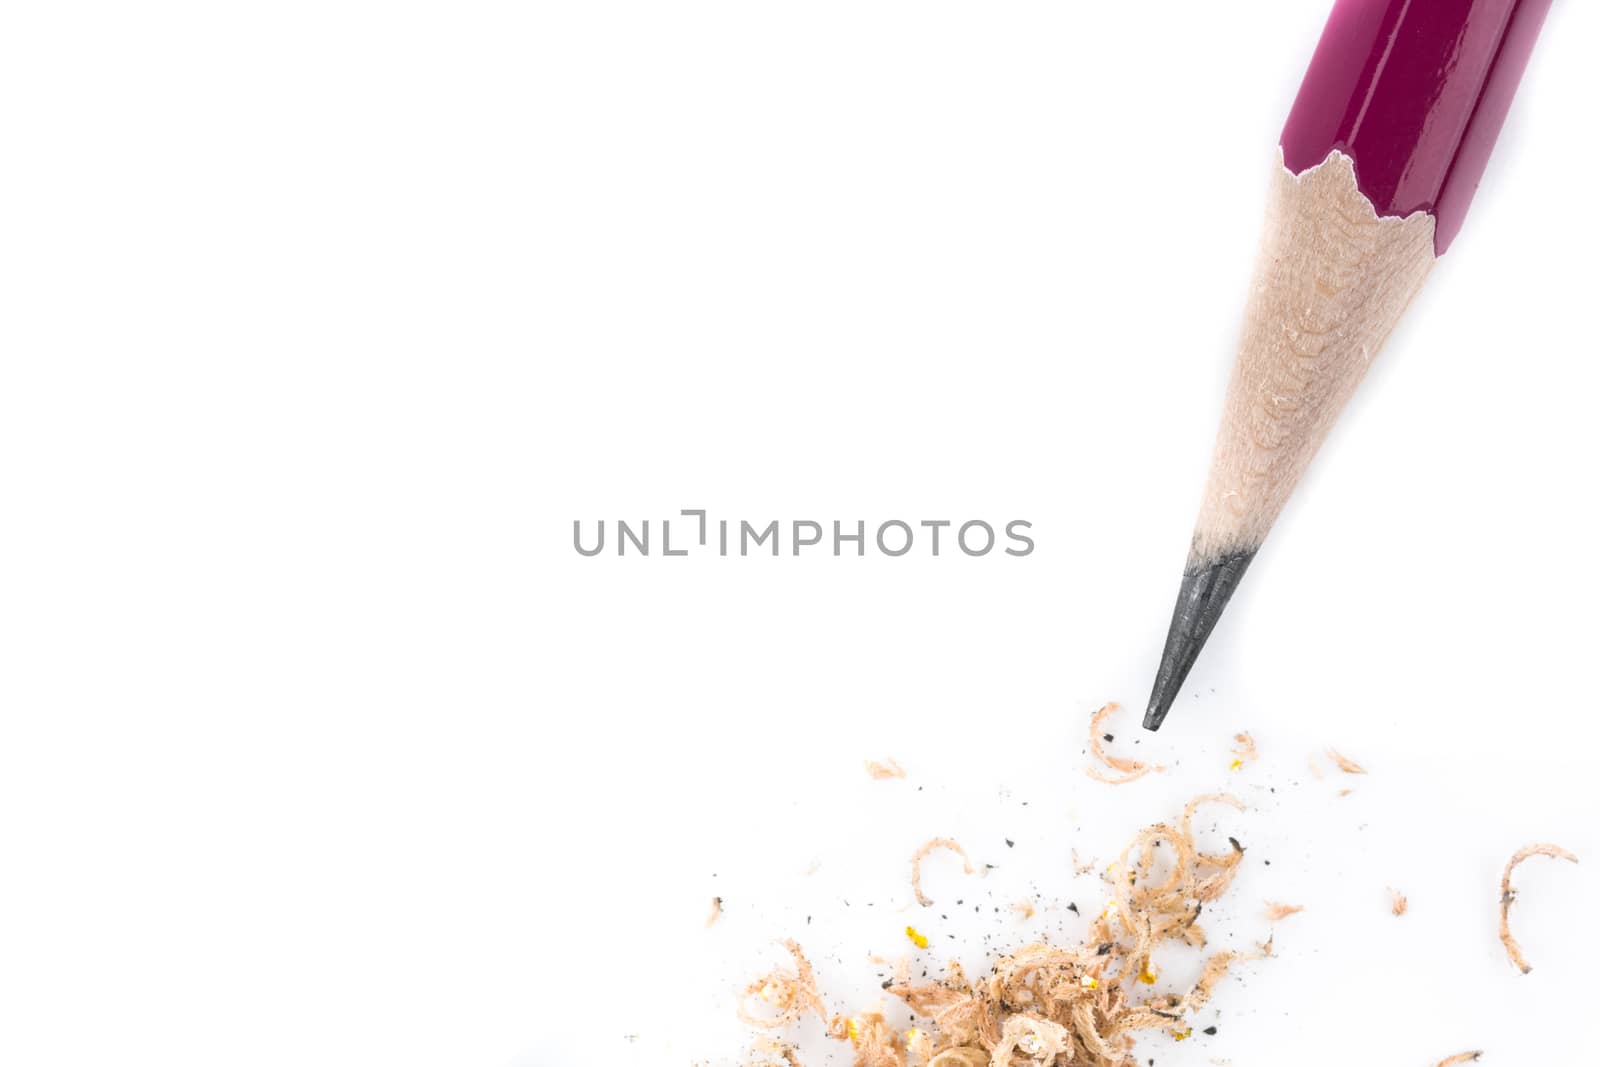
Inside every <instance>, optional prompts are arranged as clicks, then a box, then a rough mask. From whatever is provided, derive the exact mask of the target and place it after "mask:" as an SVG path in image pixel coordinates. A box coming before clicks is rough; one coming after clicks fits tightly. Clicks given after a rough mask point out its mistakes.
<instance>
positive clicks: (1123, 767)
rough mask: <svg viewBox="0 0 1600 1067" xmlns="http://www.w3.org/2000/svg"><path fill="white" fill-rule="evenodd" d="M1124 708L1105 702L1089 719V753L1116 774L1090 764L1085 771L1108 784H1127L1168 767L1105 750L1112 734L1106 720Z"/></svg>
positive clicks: (1096, 779) (1091, 776)
mask: <svg viewBox="0 0 1600 1067" xmlns="http://www.w3.org/2000/svg"><path fill="white" fill-rule="evenodd" d="M1121 710H1122V705H1120V704H1116V703H1111V704H1103V705H1101V707H1100V709H1099V710H1098V711H1096V712H1095V713H1094V715H1093V716H1091V717H1090V719H1089V754H1090V755H1091V756H1092V757H1094V758H1095V759H1097V760H1099V761H1100V762H1101V763H1102V764H1104V765H1105V767H1106V768H1107V769H1108V770H1110V771H1113V772H1116V773H1115V774H1108V773H1106V771H1102V770H1101V769H1100V768H1099V767H1095V766H1089V767H1085V768H1084V773H1085V774H1087V775H1088V776H1089V777H1090V778H1093V779H1094V780H1095V781H1097V782H1104V783H1106V784H1107V785H1126V784H1127V783H1129V782H1133V781H1137V780H1138V779H1140V778H1143V777H1144V776H1145V775H1147V774H1149V773H1150V772H1151V771H1156V772H1161V771H1165V770H1166V768H1165V767H1162V766H1158V765H1151V764H1148V763H1144V762H1141V761H1140V760H1136V759H1129V758H1128V757H1126V756H1113V755H1112V754H1111V753H1109V752H1107V751H1106V750H1105V744H1104V743H1105V742H1106V741H1109V740H1111V738H1112V735H1111V734H1108V733H1106V732H1105V724H1106V720H1107V719H1109V718H1110V717H1111V716H1112V715H1113V714H1115V713H1116V712H1119V711H1121Z"/></svg>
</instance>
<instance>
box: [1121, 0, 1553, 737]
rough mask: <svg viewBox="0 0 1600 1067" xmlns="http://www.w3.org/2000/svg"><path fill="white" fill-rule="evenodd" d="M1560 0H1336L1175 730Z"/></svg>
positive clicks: (1456, 210)
mask: <svg viewBox="0 0 1600 1067" xmlns="http://www.w3.org/2000/svg"><path fill="white" fill-rule="evenodd" d="M1550 3H1551V0H1337V2H1336V3H1335V4H1334V8H1333V13H1332V15H1330V16H1329V19H1328V24H1327V27H1326V28H1325V29H1324V30H1323V34H1322V39H1321V41H1320V43H1319V44H1318V45H1317V49H1316V52H1315V54H1314V55H1313V56H1312V59H1311V65H1310V68H1309V69H1308V70H1307V72H1306V76H1305V80H1304V82H1303V83H1302V84H1301V87H1300V93H1299V96H1298V97H1297V98H1296V100H1295V102H1294V106H1293V108H1292V109H1291V110H1290V112H1289V119H1288V122H1287V124H1286V125H1285V126H1284V130H1283V137H1282V140H1281V142H1280V146H1279V154H1278V159H1277V161H1276V162H1275V164H1274V167H1273V177H1272V187H1271V191H1270V194H1269V197H1268V207H1267V219H1266V226H1265V230H1264V233H1263V238H1262V243H1261V250H1260V254H1259V258H1258V260H1257V262H1256V269H1255V280H1254V283H1253V284H1252V286H1251V289H1250V296H1249V299H1248V301H1247V302H1246V305H1245V313H1244V326H1243V329H1242V331H1241V337H1240V341H1239V348H1238V354H1237V357H1236V359H1235V362H1234V369H1233V377H1232V379H1231V381H1230V383H1229V386H1228V392H1227V399H1226V401H1225V402H1224V408H1223V416H1222V427H1221V429H1220V431H1219V432H1218V435H1217V442H1216V447H1215V450H1214V452H1213V454H1212V459H1211V471H1210V475H1209V477H1208V479H1207V482H1206V487H1205V493H1204V496H1203V497H1202V500H1201V504H1200V516H1199V518H1198V520H1197V521H1196V523H1195V528H1194V535H1193V537H1192V539H1191V541H1190V547H1189V556H1188V560H1187V562H1186V563H1185V565H1184V569H1183V579H1182V582H1181V584H1180V586H1179V590H1178V602H1177V605H1176V606H1175V607H1174V609H1173V612H1172V623H1171V625H1170V627H1169V629H1168V632H1167V640H1166V646H1165V648H1164V649H1163V651H1162V654H1161V663H1160V666H1159V667H1158V668H1157V671H1156V680H1155V685H1154V687H1153V689H1152V691H1151V694H1150V705H1149V709H1148V711H1147V712H1146V713H1145V719H1144V725H1145V728H1146V729H1150V730H1155V729H1159V728H1160V726H1161V723H1162V722H1163V721H1164V720H1165V719H1166V717H1167V713H1168V712H1169V711H1170V710H1171V709H1172V703H1173V701H1174V700H1175V699H1177V696H1178V693H1179V691H1180V690H1181V689H1182V687H1183V683H1184V679H1185V678H1187V677H1188V674H1189V670H1190V668H1191V667H1193V666H1194V663H1195V660H1196V658H1197V657H1198V656H1199V655H1200V650H1201V649H1202V648H1203V647H1204V646H1205V643H1206V641H1207V639H1208V638H1209V637H1210V636H1211V633H1212V630H1213V629H1214V628H1215V627H1216V624H1217V620H1218V618H1219V617H1220V616H1221V615H1222V611H1223V609H1224V608H1225V607H1226V606H1227V604H1228V600H1229V598H1230V597H1232V596H1233V592H1234V590H1235V589H1236V588H1238V585H1239V582H1240V580H1241V579H1242V578H1243V577H1244V574H1245V571H1246V569H1247V568H1248V567H1249V566H1250V562H1251V560H1253V559H1254V558H1255V555H1256V552H1257V550H1258V549H1260V547H1261V543H1262V541H1263V540H1265V538H1266V536H1267V534H1268V532H1269V531H1270V530H1271V529H1272V526H1273V523H1274V522H1275V521H1276V520H1277V518H1278V515H1279V513H1280V512H1281V511H1282V510H1283V506H1284V504H1285V503H1286V502H1287V501H1288V499H1289V496H1290V494H1291V493H1292V492H1293V491H1294V487H1295V485H1296V484H1297V483H1298V482H1299V480H1300V477H1301V475H1302V474H1303V473H1304V472H1305V469H1306V467H1307V466H1308V465H1309V464H1310V462H1311V460H1312V458H1313V457H1314V456H1315V455H1316V453H1317V449H1318V448H1319V447H1320V446H1321V445H1322V442H1323V440H1324V439H1325V438H1326V437H1327V435H1328V431H1329V430H1330V429H1331V428H1332V426H1333V424H1334V421H1335V420H1336V419H1337V418H1338V417H1339V413H1340V411H1342V410H1343V408H1344V406H1345V403H1346V402H1347V401H1348V400H1349V399H1350V396H1351V394H1353V393H1354V392H1355V389H1356V387H1357V386H1358V385H1360V383H1361V379H1362V378H1363V377H1365V375H1366V371H1367V367H1368V366H1369V365H1370V363H1371V361H1372V360H1373V358H1374V357H1376V356H1377V354H1378V352H1379V351H1380V350H1381V349H1382V348H1383V344H1384V341H1385V340H1386V339H1387V338H1388V336H1389V334H1390V333H1391V332H1392V331H1393V330H1394V327H1395V325H1396V323H1398V322H1399V320H1400V317H1401V315H1402V314H1404V312H1405V310H1406V308H1407V307H1408V306H1409V305H1410V303H1411V301H1412V299H1413V298H1414V297H1415V296H1416V294H1417V292H1418V291H1419V290H1420V289H1421V287H1422V284H1423V282H1424V281H1425V280H1426V279H1427V277H1428V272H1429V271H1430V270H1431V269H1432V267H1433V264H1434V261H1435V260H1436V259H1437V258H1438V257H1439V256H1441V255H1443V254H1444V252H1445V250H1446V249H1447V248H1448V247H1449V246H1450V242H1451V241H1452V240H1454V239H1455V236H1456V234H1457V233H1458V232H1459V230H1460V228H1461V223H1462V220H1463V219H1464V218H1465V217H1466V213H1467V207H1468V205H1469V204H1470V203H1471V201H1472V195H1473V193H1474V192H1475V191H1476V189H1477V187H1478V182H1479V180H1480V179H1481V178H1482V176H1483V171H1484V167H1485V165H1486V164H1487V163H1488V160H1489V153H1490V152H1491V150H1492V149H1493V147H1494V142H1495V138H1496V137H1497V136H1498V135H1499V133H1500V128H1501V126H1502V125H1503V124H1504V122H1505V118H1506V114H1507V112H1508V111H1509V109H1510V107H1511V98H1512V95H1513V94H1514V93H1515V91H1516V87H1517V83H1518V82H1519V81H1520V80H1521V78H1522V73H1523V71H1524V69H1525V68H1526V67H1527V63H1528V56H1529V54H1530V53H1531V52H1532V50H1533V45H1534V41H1535V39H1536V38H1537V37H1538V34H1539V29H1540V27H1541V26H1542V25H1543V23H1544V18H1545V15H1546V13H1547V12H1548V11H1549V8H1550Z"/></svg>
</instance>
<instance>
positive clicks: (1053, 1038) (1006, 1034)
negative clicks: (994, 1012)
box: [989, 1011, 1072, 1067]
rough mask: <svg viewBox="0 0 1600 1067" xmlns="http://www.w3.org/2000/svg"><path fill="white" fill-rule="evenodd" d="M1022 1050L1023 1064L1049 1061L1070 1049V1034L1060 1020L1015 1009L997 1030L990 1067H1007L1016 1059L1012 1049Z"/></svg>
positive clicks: (1014, 1050) (1053, 1060) (1068, 1051)
mask: <svg viewBox="0 0 1600 1067" xmlns="http://www.w3.org/2000/svg"><path fill="white" fill-rule="evenodd" d="M1018 1051H1020V1052H1021V1053H1022V1056H1023V1059H1022V1062H1023V1063H1028V1064H1035V1063H1053V1062H1055V1058H1056V1057H1057V1056H1059V1055H1061V1054H1062V1053H1063V1052H1067V1053H1070V1052H1071V1051H1072V1037H1071V1035H1070V1034H1069V1032H1068V1030H1067V1028H1066V1027H1065V1026H1062V1025H1061V1024H1060V1023H1057V1022H1051V1021H1050V1020H1049V1019H1046V1018H1044V1017H1043V1016H1040V1015H1034V1014H1032V1013H1030V1012H1025V1011H1024V1012H1018V1013H1017V1014H1015V1015H1013V1016H1011V1018H1009V1019H1007V1020H1006V1023H1005V1026H1003V1027H1001V1029H1000V1043H999V1044H997V1045H995V1047H994V1052H993V1053H991V1054H990V1057H989V1062H990V1063H991V1064H992V1065H993V1067H1011V1065H1012V1064H1013V1063H1015V1062H1017V1061H1016V1060H1015V1059H1013V1058H1012V1053H1013V1052H1018Z"/></svg>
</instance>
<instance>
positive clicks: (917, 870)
mask: <svg viewBox="0 0 1600 1067" xmlns="http://www.w3.org/2000/svg"><path fill="white" fill-rule="evenodd" d="M940 848H943V849H949V850H950V851H951V852H954V853H955V854H956V855H958V856H960V857H961V867H962V873H964V874H971V873H972V860H970V859H968V858H967V850H966V849H964V848H962V847H961V846H960V845H958V844H956V843H955V842H954V841H952V840H950V838H948V837H936V838H934V839H933V840H931V841H929V842H928V843H927V844H925V845H923V846H922V847H921V848H919V849H917V851H916V853H915V854H914V855H913V856H912V857H911V891H912V893H914V894H915V895H916V898H917V903H918V904H921V905H922V906H923V907H924V908H930V907H932V906H933V901H932V900H930V899H929V898H928V894H926V893H924V892H923V891H922V861H923V860H924V859H925V858H927V855H928V853H930V852H932V851H934V850H935V849H940Z"/></svg>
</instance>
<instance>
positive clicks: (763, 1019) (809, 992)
mask: <svg viewBox="0 0 1600 1067" xmlns="http://www.w3.org/2000/svg"><path fill="white" fill-rule="evenodd" d="M782 944H783V947H784V948H786V949H788V950H789V955H790V956H792V957H793V958H794V969H793V970H792V971H791V970H787V969H785V968H783V967H774V968H773V969H772V970H771V971H769V972H767V974H766V975H765V976H763V977H761V978H757V979H756V980H755V981H753V982H751V983H750V984H749V985H747V986H745V987H744V992H743V994H742V995H741V996H740V997H739V1020H740V1021H741V1022H743V1023H744V1024H746V1025H747V1026H755V1027H759V1028H760V1029H763V1030H782V1029H785V1028H786V1027H789V1026H791V1025H793V1024H794V1023H796V1022H798V1021H799V1020H800V1017H801V1016H802V1015H804V1014H805V1013H806V1012H807V1011H808V1010H809V1011H814V1012H816V1013H817V1015H818V1017H819V1018H821V1019H823V1020H826V1019H827V1018H828V1009H827V1008H826V1007H825V1006H824V1005H823V1003H822V996H821V995H820V994H819V993H818V992H817V976H816V972H814V971H813V970H812V969H811V961H809V960H807V959H806V956H805V953H804V952H802V951H800V946H799V944H797V943H796V942H795V941H793V940H788V941H784V942H783V943H782ZM755 999H759V1000H760V1001H761V1002H763V1003H764V1004H766V1005H767V1007H769V1008H770V1009H772V1010H773V1011H775V1012H776V1013H777V1014H776V1015H756V1014H753V1013H752V1012H751V1011H750V1001H751V1000H755Z"/></svg>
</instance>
